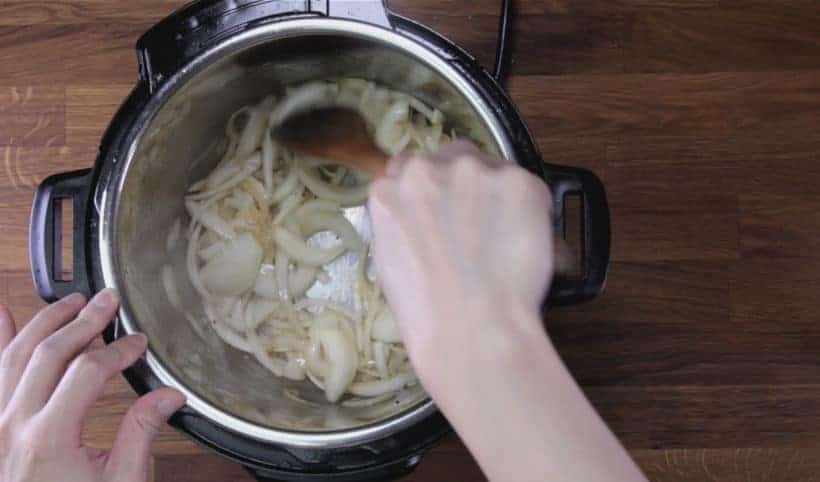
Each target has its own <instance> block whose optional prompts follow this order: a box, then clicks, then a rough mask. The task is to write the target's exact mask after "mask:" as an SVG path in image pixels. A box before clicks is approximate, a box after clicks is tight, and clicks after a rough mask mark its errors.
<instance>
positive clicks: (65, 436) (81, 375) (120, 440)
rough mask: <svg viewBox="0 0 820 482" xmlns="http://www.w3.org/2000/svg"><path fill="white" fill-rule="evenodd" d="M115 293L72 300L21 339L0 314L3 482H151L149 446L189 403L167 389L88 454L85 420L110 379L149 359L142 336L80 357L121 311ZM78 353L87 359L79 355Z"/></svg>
mask: <svg viewBox="0 0 820 482" xmlns="http://www.w3.org/2000/svg"><path fill="white" fill-rule="evenodd" d="M117 306H118V302H117V298H116V295H115V294H114V293H113V292H112V291H110V290H104V291H102V292H100V293H99V294H97V296H95V297H94V298H93V299H92V300H91V302H90V303H88V304H86V303H85V299H84V298H83V296H82V295H80V294H73V295H70V296H67V297H65V298H63V299H62V300H60V301H58V302H56V303H54V304H51V305H49V306H47V307H45V308H44V309H42V310H41V311H40V312H39V313H37V315H36V316H35V317H34V318H33V319H32V320H31V321H30V322H29V323H28V324H26V325H25V326H24V327H23V328H22V329H21V330H20V333H16V330H15V325H14V321H13V319H12V317H11V313H9V311H8V310H7V309H6V308H5V307H3V306H2V305H0V480H2V481H3V482H54V481H60V482H103V481H117V482H145V481H146V480H148V463H149V460H148V459H149V456H150V446H151V442H152V441H153V439H154V437H155V436H156V434H157V432H158V431H159V429H160V427H161V426H162V424H163V423H164V422H165V420H166V419H167V418H168V417H169V416H170V415H171V414H172V413H174V412H175V411H176V410H177V409H179V408H180V407H181V406H182V405H183V404H184V403H185V399H184V397H183V395H182V394H181V393H179V392H177V391H175V390H173V389H170V388H162V389H159V390H156V391H153V392H151V393H149V394H147V395H145V396H143V397H142V398H140V399H139V400H137V401H136V402H135V403H134V404H133V405H132V406H131V408H130V409H129V410H128V413H127V414H126V415H125V418H124V419H123V421H122V424H121V426H120V429H119V432H118V433H117V436H116V440H115V442H114V445H113V447H112V449H111V450H110V451H107V450H100V449H95V448H91V447H84V446H83V445H82V443H81V438H80V437H81V433H82V426H83V421H84V419H85V417H86V415H87V414H88V411H89V409H90V408H91V407H92V405H93V404H94V402H95V401H96V400H97V398H98V397H99V396H100V395H101V394H102V391H103V388H104V385H105V383H106V381H107V380H108V379H110V378H111V377H113V376H114V375H116V374H118V373H120V372H121V371H122V370H124V369H125V368H127V367H129V366H130V365H131V364H133V363H134V362H135V361H136V360H137V359H138V358H139V357H140V356H141V355H142V353H143V352H144V351H145V348H146V338H145V335H142V334H136V335H131V336H126V337H124V338H120V339H119V340H117V341H115V342H114V343H111V344H110V345H108V346H106V347H104V348H98V349H94V350H91V351H87V352H85V353H82V352H83V350H85V349H86V347H87V346H88V345H89V344H90V343H91V341H92V340H93V339H94V338H95V337H96V336H97V335H98V334H99V333H100V332H101V331H102V330H103V329H104V328H105V326H106V325H107V324H108V322H109V321H111V319H112V317H113V316H114V314H115V313H116V311H117ZM81 353H82V354H81Z"/></svg>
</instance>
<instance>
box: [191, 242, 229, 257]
mask: <svg viewBox="0 0 820 482" xmlns="http://www.w3.org/2000/svg"><path fill="white" fill-rule="evenodd" d="M223 249H225V243H224V242H222V241H218V242H216V243H213V244H211V245H210V246H208V247H207V248H202V249H200V250H199V251H198V252H197V255H198V256H199V257H200V258H202V260H203V261H210V260H211V259H213V258H214V256H216V255H217V254H219V253H221V252H222V250H223Z"/></svg>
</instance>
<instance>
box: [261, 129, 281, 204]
mask: <svg viewBox="0 0 820 482" xmlns="http://www.w3.org/2000/svg"><path fill="white" fill-rule="evenodd" d="M277 150H278V144H275V143H274V142H273V139H271V137H270V133H269V132H268V131H267V130H265V133H264V135H263V140H262V170H263V172H264V176H265V177H264V179H265V190H266V191H267V192H268V194H269V195H272V194H273V164H274V161H275V160H276V155H277Z"/></svg>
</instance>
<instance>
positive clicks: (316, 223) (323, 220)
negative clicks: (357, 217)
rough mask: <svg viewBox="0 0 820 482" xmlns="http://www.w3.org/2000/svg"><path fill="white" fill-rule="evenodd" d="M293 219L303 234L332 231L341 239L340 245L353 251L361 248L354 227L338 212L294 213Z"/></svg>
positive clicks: (360, 241)
mask: <svg viewBox="0 0 820 482" xmlns="http://www.w3.org/2000/svg"><path fill="white" fill-rule="evenodd" d="M293 217H294V218H295V221H296V222H297V223H298V224H299V229H300V231H301V232H302V234H303V235H305V236H308V237H309V236H311V235H313V234H316V233H318V232H320V231H332V232H333V233H335V234H336V235H337V236H339V239H341V241H342V245H343V246H345V247H347V248H348V249H351V250H353V251H359V250H361V249H362V246H363V245H362V240H361V239H360V238H359V235H358V233H356V228H354V227H353V225H352V224H350V221H348V219H347V218H346V217H344V216H342V215H341V214H340V213H338V212H328V211H320V210H316V211H314V212H310V213H308V215H304V214H303V215H302V216H299V217H297V213H294V216H293Z"/></svg>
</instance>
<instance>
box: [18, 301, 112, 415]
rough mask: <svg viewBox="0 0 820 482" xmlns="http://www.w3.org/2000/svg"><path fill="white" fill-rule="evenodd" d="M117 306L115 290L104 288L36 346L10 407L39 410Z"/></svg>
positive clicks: (21, 411)
mask: <svg viewBox="0 0 820 482" xmlns="http://www.w3.org/2000/svg"><path fill="white" fill-rule="evenodd" d="M117 306H118V301H117V296H116V294H115V293H114V291H113V290H110V289H106V290H103V291H101V292H99V293H98V294H97V295H96V296H95V297H94V298H92V299H91V301H90V302H89V303H88V304H87V305H86V306H85V307H84V308H83V309H82V311H80V314H79V315H77V318H76V319H75V320H74V321H72V322H71V323H69V324H67V325H66V326H64V327H62V328H61V329H59V330H58V331H57V332H55V333H53V334H51V335H49V336H48V337H47V338H46V339H45V340H43V342H42V343H40V344H39V345H37V347H36V348H35V349H34V352H33V354H32V356H31V360H30V361H29V363H28V366H27V367H26V369H25V371H24V372H23V376H22V378H21V379H20V382H19V383H18V385H17V389H16V390H15V392H14V395H13V397H12V399H11V400H10V401H9V407H11V408H12V410H14V411H15V412H17V413H19V414H22V415H28V414H33V413H36V412H38V411H39V410H40V409H41V408H42V407H43V405H45V403H46V402H47V401H48V399H49V397H50V396H51V394H52V392H53V391H54V387H56V386H57V382H59V381H60V378H62V376H63V374H64V373H65V369H66V366H67V365H68V362H70V361H71V360H72V359H74V357H75V356H77V354H79V353H80V352H81V351H82V350H83V349H84V348H85V347H86V346H88V344H89V343H91V341H92V340H93V339H94V338H95V337H96V336H97V335H99V334H100V332H101V331H102V330H103V329H104V328H105V327H106V325H108V322H109V321H111V319H112V318H113V317H114V314H115V313H116V312H117Z"/></svg>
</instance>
